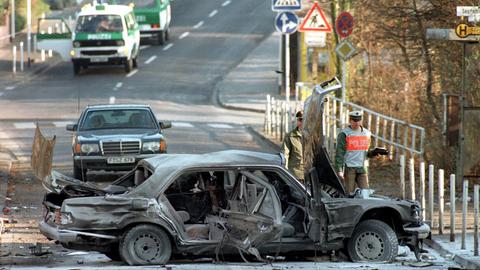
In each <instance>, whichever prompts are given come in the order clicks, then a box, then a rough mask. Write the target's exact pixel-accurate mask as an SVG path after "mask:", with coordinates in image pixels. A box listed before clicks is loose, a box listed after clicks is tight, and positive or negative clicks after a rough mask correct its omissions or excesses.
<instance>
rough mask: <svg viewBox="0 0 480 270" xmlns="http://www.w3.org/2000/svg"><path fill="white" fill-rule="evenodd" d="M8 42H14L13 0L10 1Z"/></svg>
mask: <svg viewBox="0 0 480 270" xmlns="http://www.w3.org/2000/svg"><path fill="white" fill-rule="evenodd" d="M10 16H11V17H10V42H12V43H13V42H14V40H15V0H10Z"/></svg>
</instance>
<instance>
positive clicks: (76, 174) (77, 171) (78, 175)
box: [73, 162, 87, 182]
mask: <svg viewBox="0 0 480 270" xmlns="http://www.w3.org/2000/svg"><path fill="white" fill-rule="evenodd" d="M73 178H75V179H78V180H82V181H84V182H86V181H87V169H82V168H80V167H78V166H77V164H75V162H74V163H73Z"/></svg>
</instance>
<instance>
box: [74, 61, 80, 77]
mask: <svg viewBox="0 0 480 270" xmlns="http://www.w3.org/2000/svg"><path fill="white" fill-rule="evenodd" d="M81 70H82V66H81V65H80V64H79V63H75V62H73V74H74V75H78V74H80V71H81Z"/></svg>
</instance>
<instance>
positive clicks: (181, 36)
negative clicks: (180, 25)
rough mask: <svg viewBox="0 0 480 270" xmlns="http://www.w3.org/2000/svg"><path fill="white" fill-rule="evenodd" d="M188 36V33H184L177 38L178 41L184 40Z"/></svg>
mask: <svg viewBox="0 0 480 270" xmlns="http://www.w3.org/2000/svg"><path fill="white" fill-rule="evenodd" d="M188 35H190V32H185V33H183V34H181V35H180V36H179V37H178V38H179V39H184V38H186V37H187V36H188Z"/></svg>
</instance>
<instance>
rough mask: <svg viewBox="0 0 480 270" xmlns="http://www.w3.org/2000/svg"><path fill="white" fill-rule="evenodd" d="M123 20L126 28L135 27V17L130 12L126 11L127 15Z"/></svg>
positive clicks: (131, 28)
mask: <svg viewBox="0 0 480 270" xmlns="http://www.w3.org/2000/svg"><path fill="white" fill-rule="evenodd" d="M125 20H126V22H127V29H128V30H133V29H135V17H134V16H133V14H132V13H128V14H127V16H125Z"/></svg>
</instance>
